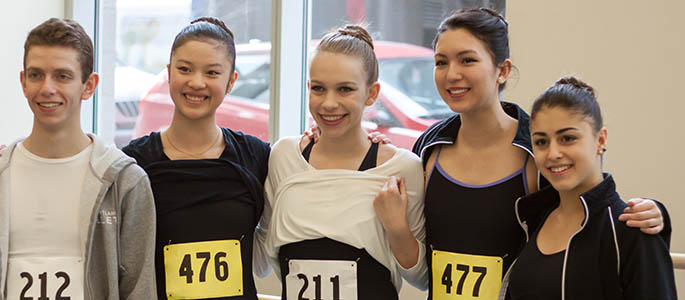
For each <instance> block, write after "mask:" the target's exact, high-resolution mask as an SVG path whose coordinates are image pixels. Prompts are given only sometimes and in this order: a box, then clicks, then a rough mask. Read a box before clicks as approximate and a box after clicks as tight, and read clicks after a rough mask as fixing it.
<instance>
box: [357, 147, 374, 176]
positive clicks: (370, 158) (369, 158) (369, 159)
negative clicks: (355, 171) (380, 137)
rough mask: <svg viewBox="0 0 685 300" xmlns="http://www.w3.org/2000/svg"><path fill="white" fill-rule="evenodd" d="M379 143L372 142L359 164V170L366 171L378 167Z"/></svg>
mask: <svg viewBox="0 0 685 300" xmlns="http://www.w3.org/2000/svg"><path fill="white" fill-rule="evenodd" d="M377 158H378V143H371V147H369V151H367V152H366V156H364V160H363V161H362V164H361V165H360V166H359V171H366V170H368V169H372V168H375V167H376V164H377V163H378V160H377Z"/></svg>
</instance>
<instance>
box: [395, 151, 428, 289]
mask: <svg viewBox="0 0 685 300" xmlns="http://www.w3.org/2000/svg"><path fill="white" fill-rule="evenodd" d="M412 156H414V155H413V154H412ZM402 169H403V172H402V173H403V174H402V175H401V176H402V177H403V178H404V182H405V184H406V188H407V197H408V198H409V203H408V206H407V222H408V223H409V229H410V230H411V232H412V234H413V235H414V237H415V238H416V241H417V242H418V244H419V259H418V262H417V263H416V265H414V266H413V267H411V268H409V269H405V268H403V267H402V265H400V263H399V262H398V261H397V258H395V256H394V255H393V260H394V261H395V264H396V265H397V267H398V269H399V270H400V275H401V276H402V278H404V279H405V280H406V281H407V282H408V283H409V284H411V285H412V286H414V287H416V288H417V289H420V290H422V291H425V290H426V289H428V265H427V264H426V245H425V243H424V241H425V240H426V228H425V219H424V216H423V193H424V186H423V166H422V164H421V160H420V159H418V158H416V159H415V160H411V161H408V162H407V166H405V167H403V168H402Z"/></svg>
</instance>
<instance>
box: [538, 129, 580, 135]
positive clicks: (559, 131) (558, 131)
mask: <svg viewBox="0 0 685 300" xmlns="http://www.w3.org/2000/svg"><path fill="white" fill-rule="evenodd" d="M569 130H578V128H575V127H566V128H562V129H559V130H557V131H556V132H555V133H554V134H557V135H559V134H562V133H564V132H566V131H569ZM532 135H539V136H543V137H545V136H547V134H546V133H544V132H540V131H537V132H533V134H532Z"/></svg>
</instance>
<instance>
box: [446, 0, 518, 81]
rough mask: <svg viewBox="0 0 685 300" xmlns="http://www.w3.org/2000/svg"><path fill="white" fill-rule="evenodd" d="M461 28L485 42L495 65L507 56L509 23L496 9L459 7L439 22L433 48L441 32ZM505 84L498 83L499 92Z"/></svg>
mask: <svg viewBox="0 0 685 300" xmlns="http://www.w3.org/2000/svg"><path fill="white" fill-rule="evenodd" d="M462 28H463V29H466V30H468V31H469V32H470V33H471V34H473V35H474V36H475V37H476V38H477V39H479V40H480V41H482V42H483V44H485V48H486V49H488V52H490V56H492V61H493V63H494V64H495V67H497V66H499V65H500V64H501V63H502V62H504V60H505V59H508V58H509V23H507V21H506V20H505V19H504V17H502V15H500V14H499V13H498V12H497V11H495V10H492V9H489V8H485V7H481V8H468V9H461V10H459V11H457V12H456V13H454V14H452V15H451V16H449V17H447V18H446V19H444V20H443V21H442V22H440V25H439V26H438V32H437V34H436V35H435V39H433V50H435V46H436V45H437V43H438V40H439V39H440V36H441V35H442V33H444V32H445V31H448V30H455V29H462ZM505 84H506V82H505V83H502V84H500V85H499V91H500V92H501V91H502V90H503V89H504V86H505Z"/></svg>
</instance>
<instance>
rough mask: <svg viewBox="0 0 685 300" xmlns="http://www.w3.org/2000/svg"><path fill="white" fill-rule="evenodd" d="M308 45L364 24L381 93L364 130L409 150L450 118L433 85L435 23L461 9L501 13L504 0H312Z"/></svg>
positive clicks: (367, 111)
mask: <svg viewBox="0 0 685 300" xmlns="http://www.w3.org/2000/svg"><path fill="white" fill-rule="evenodd" d="M310 3H311V5H312V16H311V20H312V24H311V28H312V30H311V32H312V39H313V40H317V39H320V38H321V37H323V35H324V34H325V33H326V32H327V31H328V30H330V29H332V28H336V27H339V26H341V25H343V24H345V23H362V22H363V23H366V24H368V26H367V30H369V33H371V35H372V37H373V39H374V48H375V52H376V57H377V58H378V63H379V82H380V83H381V93H380V95H379V97H378V100H377V101H376V103H375V104H374V105H373V106H371V107H368V108H366V111H365V113H364V120H365V122H364V123H363V126H364V127H365V128H366V129H367V130H375V131H379V132H382V133H383V134H385V135H387V136H388V137H390V138H391V139H392V141H393V144H395V145H397V146H399V147H402V148H407V149H411V148H412V146H413V144H414V142H415V141H416V138H418V136H419V135H420V134H421V133H422V132H423V131H424V130H426V129H427V128H428V126H430V125H431V124H433V123H435V122H437V121H438V120H440V119H443V118H445V117H448V116H450V115H452V114H453V112H452V111H451V110H450V109H449V107H448V106H447V105H446V104H445V103H444V102H443V101H442V99H441V98H440V96H439V95H438V92H437V90H436V89H435V85H434V83H433V50H432V49H431V48H430V47H431V43H432V41H433V38H434V37H435V33H436V28H437V27H438V25H439V23H440V21H441V20H442V19H443V18H445V17H447V16H448V15H449V14H450V13H452V12H454V11H456V10H458V9H460V8H466V7H479V6H486V7H492V8H495V9H496V10H497V11H500V12H502V13H504V8H505V7H504V5H505V1H504V0H493V1H488V0H472V1H459V0H452V1H448V0H423V1H416V0H344V1H340V0H316V1H311V2H310Z"/></svg>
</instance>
